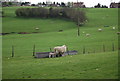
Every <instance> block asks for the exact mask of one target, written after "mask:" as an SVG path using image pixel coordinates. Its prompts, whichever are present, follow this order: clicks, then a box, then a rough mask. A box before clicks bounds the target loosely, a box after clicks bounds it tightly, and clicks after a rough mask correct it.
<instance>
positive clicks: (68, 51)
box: [67, 47, 69, 55]
mask: <svg viewBox="0 0 120 81" xmlns="http://www.w3.org/2000/svg"><path fill="white" fill-rule="evenodd" d="M67 53H68V55H69V50H68V47H67Z"/></svg>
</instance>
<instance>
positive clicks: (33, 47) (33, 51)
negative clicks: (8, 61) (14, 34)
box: [33, 45, 35, 56]
mask: <svg viewBox="0 0 120 81" xmlns="http://www.w3.org/2000/svg"><path fill="white" fill-rule="evenodd" d="M33 56H35V45H34V46H33Z"/></svg>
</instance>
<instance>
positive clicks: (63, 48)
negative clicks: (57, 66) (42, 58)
mask: <svg viewBox="0 0 120 81" xmlns="http://www.w3.org/2000/svg"><path fill="white" fill-rule="evenodd" d="M66 49H67V47H66V45H63V46H57V47H54V52H55V53H56V55H58V57H59V56H62V55H63V54H64V52H66Z"/></svg>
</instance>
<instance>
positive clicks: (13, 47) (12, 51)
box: [12, 45, 14, 57]
mask: <svg viewBox="0 0 120 81" xmlns="http://www.w3.org/2000/svg"><path fill="white" fill-rule="evenodd" d="M12 57H14V46H13V45H12Z"/></svg>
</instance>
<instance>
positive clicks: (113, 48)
mask: <svg viewBox="0 0 120 81" xmlns="http://www.w3.org/2000/svg"><path fill="white" fill-rule="evenodd" d="M112 51H115V47H114V43H112Z"/></svg>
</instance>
